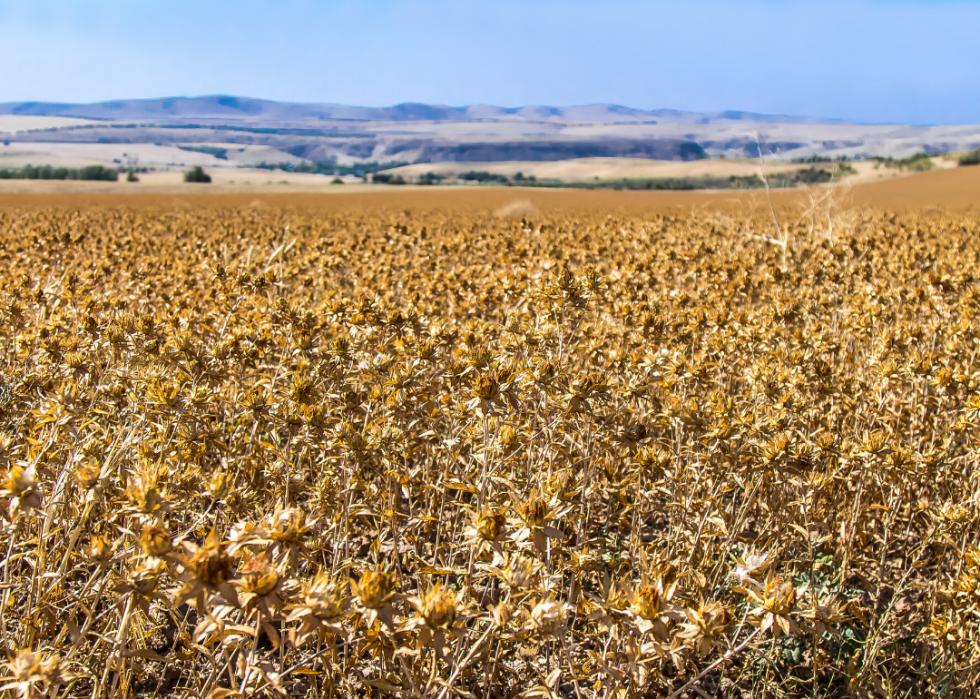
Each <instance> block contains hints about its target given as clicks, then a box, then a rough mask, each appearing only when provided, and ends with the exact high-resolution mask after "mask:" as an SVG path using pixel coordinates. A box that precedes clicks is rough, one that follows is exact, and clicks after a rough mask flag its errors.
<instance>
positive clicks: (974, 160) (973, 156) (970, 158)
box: [959, 148, 980, 165]
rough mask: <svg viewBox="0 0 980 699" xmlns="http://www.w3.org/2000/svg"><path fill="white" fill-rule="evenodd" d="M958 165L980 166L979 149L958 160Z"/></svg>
mask: <svg viewBox="0 0 980 699" xmlns="http://www.w3.org/2000/svg"><path fill="white" fill-rule="evenodd" d="M959 163H960V165H980V148H977V149H976V150H975V151H973V152H972V153H967V154H966V155H964V156H963V157H962V158H960V160H959Z"/></svg>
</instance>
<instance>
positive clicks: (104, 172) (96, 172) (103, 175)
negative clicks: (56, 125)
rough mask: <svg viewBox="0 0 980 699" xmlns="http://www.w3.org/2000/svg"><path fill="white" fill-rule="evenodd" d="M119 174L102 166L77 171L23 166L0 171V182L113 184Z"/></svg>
mask: <svg viewBox="0 0 980 699" xmlns="http://www.w3.org/2000/svg"><path fill="white" fill-rule="evenodd" d="M118 179H119V172H118V171H117V170H112V169H110V168H107V167H104V166H102V165H86V166H85V167H83V168H79V169H77V170H69V169H68V168H66V167H51V166H50V165H43V166H40V167H38V166H36V165H25V166H24V167H22V168H21V169H19V170H0V180H102V181H106V182H115V181H116V180H118Z"/></svg>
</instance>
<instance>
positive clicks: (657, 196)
mask: <svg viewBox="0 0 980 699" xmlns="http://www.w3.org/2000/svg"><path fill="white" fill-rule="evenodd" d="M883 169H884V168H883ZM212 172H213V174H214V175H215V177H216V182H215V184H212V185H185V184H183V183H182V182H181V181H180V176H179V173H151V174H150V175H146V176H142V177H143V178H144V180H143V181H141V182H140V183H137V184H127V183H126V182H122V181H120V182H118V183H116V182H108V183H106V182H68V183H65V182H26V181H24V180H6V181H3V180H0V207H7V208H38V207H48V206H68V207H89V206H110V207H117V206H125V207H133V208H146V207H169V206H173V205H174V204H178V205H180V206H193V207H212V206H248V205H250V204H254V205H256V206H270V207H282V208H311V209H330V210H345V209H372V208H387V207H392V208H397V209H400V210H404V209H414V210H430V209H446V208H452V209H458V210H474V209H475V210H491V211H497V210H499V209H501V208H502V207H505V206H507V205H508V204H511V203H513V202H528V203H529V204H530V206H532V207H533V208H535V209H538V210H541V211H553V210H557V209H576V210H587V209H592V208H613V209H622V210H624V211H642V210H657V209H665V208H683V209H688V208H692V207H705V206H707V207H716V208H724V209H735V210H744V209H751V208H753V207H762V206H764V205H765V203H766V199H765V194H764V193H763V192H760V191H757V190H756V191H723V192H614V191H572V190H561V189H549V190H542V189H525V188H520V187H417V186H403V187H392V186H384V185H363V184H361V185H358V184H348V185H330V184H329V182H330V180H331V179H332V178H328V177H318V176H316V175H301V174H294V175H287V174H286V173H281V172H275V173H267V172H265V171H249V172H250V173H256V174H255V175H253V176H252V177H251V178H250V179H248V178H242V177H241V176H240V175H239V178H238V179H236V181H235V182H234V183H230V182H229V181H228V180H223V179H221V178H222V177H225V176H226V175H229V173H236V174H237V173H241V172H242V171H241V170H238V171H233V170H228V171H221V170H214V171H212ZM270 174H271V176H270ZM229 176H230V175H229ZM284 179H285V180H286V181H287V182H289V183H292V184H286V185H283V184H275V183H277V182H281V181H282V180H284ZM270 181H271V182H272V183H273V184H266V183H267V182H270ZM246 182H250V184H246ZM302 183H310V184H309V185H305V186H304V185H303V184H302ZM320 183H322V184H320ZM314 184H316V186H317V187H318V189H314V188H313V187H314ZM811 195H814V196H816V198H820V197H828V198H830V199H832V200H834V201H836V202H838V203H839V205H841V206H858V207H863V206H879V207H887V208H898V209H915V208H928V207H940V208H949V209H957V210H964V209H970V208H973V207H974V206H975V205H976V204H978V203H980V168H977V167H974V168H956V169H949V170H940V171H936V172H928V173H923V174H916V175H911V176H908V177H901V178H893V179H889V180H886V181H881V182H869V183H865V184H856V185H854V186H846V185H845V186H841V187H837V188H833V189H819V190H815V191H814V190H810V191H809V192H808V191H805V190H783V191H774V192H773V194H772V199H773V202H774V203H775V204H776V205H777V206H792V207H796V206H800V205H805V204H808V203H809V202H810V197H811Z"/></svg>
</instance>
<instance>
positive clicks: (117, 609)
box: [0, 168, 980, 699]
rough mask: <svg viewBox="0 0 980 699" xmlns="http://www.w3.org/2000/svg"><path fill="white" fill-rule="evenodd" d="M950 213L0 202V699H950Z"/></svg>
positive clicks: (56, 198) (956, 595)
mask: <svg viewBox="0 0 980 699" xmlns="http://www.w3.org/2000/svg"><path fill="white" fill-rule="evenodd" d="M977 171H978V173H980V168H978V169H977ZM976 178H977V173H974V172H972V171H970V170H969V169H962V170H959V171H946V172H938V173H930V174H926V175H920V176H916V177H909V178H903V179H901V180H894V181H891V182H887V183H881V184H875V185H866V186H863V187H855V188H853V189H851V190H847V191H846V192H845V190H826V191H827V192H830V193H831V194H833V195H834V196H835V197H837V201H836V202H834V201H831V196H830V194H827V195H821V196H822V197H823V198H819V197H816V196H815V192H814V191H811V192H792V193H779V194H775V195H774V199H773V202H774V204H773V209H772V211H771V210H770V207H769V202H768V201H767V200H765V198H764V197H761V198H760V195H759V194H758V193H743V194H740V195H739V196H737V197H736V196H735V195H733V194H732V193H718V194H707V193H670V192H663V193H660V192H657V193H632V192H565V191H540V190H525V191H522V190H517V189H508V190H503V189H495V190H480V191H476V190H471V189H468V190H464V189H456V190H446V189H434V190H433V189H429V190H424V189H409V190H372V191H368V192H360V193H344V194H335V195H314V194H305V195H303V194H291V195H284V194H263V195H261V196H256V195H254V194H251V193H239V194H214V195H203V194H193V193H184V192H179V193H174V194H154V195H114V194H94V193H90V194H82V193H76V194H59V195H53V194H47V195H44V194H34V195H25V194H0V231H3V237H2V247H0V280H2V288H0V321H2V324H3V326H2V327H3V331H2V333H0V351H2V361H3V374H2V378H0V468H2V470H0V552H2V556H3V559H2V562H0V573H2V580H0V595H2V603H0V643H2V644H3V651H5V653H6V657H7V661H6V663H5V664H4V669H3V675H4V679H3V685H2V687H3V691H5V692H6V693H7V694H8V695H11V696H21V697H41V696H49V697H55V696H70V697H96V698H97V699H106V698H110V697H111V698H115V697H151V696H161V697H162V696H191V697H197V698H200V699H204V698H209V699H224V698H226V697H245V696H267V695H268V696H274V695H278V696H308V697H354V696H410V697H434V698H438V699H447V698H448V697H451V696H459V697H481V698H483V697H517V696H523V697H610V698H613V697H615V698H620V697H646V696H659V697H665V696H670V697H679V696H687V697H694V696H702V697H703V696H753V697H837V696H852V695H857V696H862V697H892V696H908V697H918V696H937V695H942V696H948V697H967V696H971V695H973V693H974V692H975V689H973V688H974V687H975V686H976V683H977V681H978V680H980V669H978V668H980V637H978V631H980V629H978V623H980V616H978V615H980V548H978V535H980V525H978V509H977V508H978V498H980V476H978V472H977V467H976V463H977V454H978V446H980V432H978V429H980V373H978V371H977V369H976V366H977V364H976V354H977V350H978V348H980V286H978V282H980V237H978V234H980V220H978V218H977V215H976V213H975V212H973V211H971V210H970V207H971V206H972V201H973V199H972V197H975V194H976V192H977V189H976V183H977V179H976ZM903 188H904V189H903Z"/></svg>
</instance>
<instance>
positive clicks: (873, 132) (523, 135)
mask: <svg viewBox="0 0 980 699" xmlns="http://www.w3.org/2000/svg"><path fill="white" fill-rule="evenodd" d="M43 117H47V118H43ZM51 117H54V119H51ZM63 117H76V118H78V120H77V121H76V120H75V119H74V118H68V119H65V118H63ZM4 120H6V122H7V123H8V124H10V125H11V126H8V129H9V130H8V131H6V132H5V133H4V136H3V142H4V143H9V144H10V147H9V148H8V147H7V146H2V147H0V158H6V159H7V160H9V159H10V158H12V157H14V155H13V154H15V153H27V154H29V153H31V152H33V150H32V149H35V150H36V149H38V148H41V147H42V145H43V148H45V149H50V148H52V147H54V146H53V145H52V144H62V145H60V146H58V148H60V149H61V150H63V151H64V152H66V153H67V152H69V151H71V152H78V153H81V152H84V149H83V150H79V148H80V147H81V145H82V144H96V145H97V144H102V145H109V144H118V145H123V144H125V145H126V146H127V148H126V150H125V151H120V152H121V153H123V154H127V153H142V155H141V156H140V157H141V158H142V159H143V160H144V161H146V162H155V161H151V160H147V159H148V158H150V155H149V152H151V151H150V150H149V149H148V148H146V147H145V146H150V145H152V146H153V147H154V148H164V150H161V151H159V153H158V154H157V156H156V157H158V158H159V159H161V162H162V164H169V163H172V162H173V163H180V162H182V161H183V160H182V159H183V158H184V155H182V154H185V153H188V152H199V153H219V152H220V153H222V154H224V155H225V156H226V157H225V158H219V157H218V156H215V157H214V160H215V165H216V166H219V167H221V166H232V165H233V163H237V164H241V163H242V162H244V161H243V160H242V159H246V160H247V162H252V161H253V160H254V158H262V159H264V160H265V161H268V162H270V163H279V162H291V163H296V162H301V161H319V162H336V163H341V164H347V163H355V162H363V161H372V160H373V161H378V162H389V163H390V162H396V161H397V162H407V163H437V162H500V161H556V160H568V159H577V158H596V157H606V158H611V157H613V158H614V157H618V158H643V159H652V160H698V159H702V158H706V157H719V156H724V157H727V158H738V157H748V158H754V157H757V156H758V154H759V153H760V151H761V153H762V154H764V155H765V156H767V157H772V158H777V159H784V160H788V159H792V158H806V157H809V156H813V155H819V156H821V157H842V156H846V157H867V156H896V157H905V156H907V155H911V154H913V153H918V152H922V151H925V152H928V153H944V152H954V151H966V150H973V149H975V148H977V147H978V146H980V126H930V127H920V126H905V125H901V124H897V125H896V124H877V125H875V124H870V125H869V124H854V123H848V122H845V121H835V120H829V119H807V118H799V117H787V116H772V115H764V114H751V113H748V112H719V113H716V114H698V113H694V112H683V111H677V110H672V109H654V110H642V109H631V108H629V107H621V106H617V105H609V104H593V105H583V106H578V107H543V106H531V107H515V108H505V107H493V106H487V105H475V106H468V107H447V106H444V105H428V104H414V103H406V104H397V105H394V106H392V107H350V106H345V105H338V104H293V103H288V102H274V101H271V100H259V99H250V98H245V97H228V96H222V95H213V96H209V97H175V98H172V99H152V100H119V101H114V102H97V103H94V104H69V103H59V102H11V103H7V104H0V130H2V129H3V124H2V122H3V121H4ZM15 124H16V125H15ZM44 144H47V145H44ZM129 146H132V148H130V147H129ZM260 147H261V148H264V149H265V150H263V151H259V150H256V149H257V148H260ZM72 149H74V150H72ZM167 149H169V150H167ZM202 149H203V150H202ZM39 152H40V151H39ZM43 152H48V151H47V150H45V151H43ZM154 152H155V151H154ZM259 153H261V155H258V154H259ZM17 157H23V158H28V157H30V158H34V159H37V158H38V157H40V156H33V155H18V156H17ZM126 157H129V156H128V155H127V156H126ZM116 159H121V158H118V157H117V158H116ZM248 159H252V160H248Z"/></svg>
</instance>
